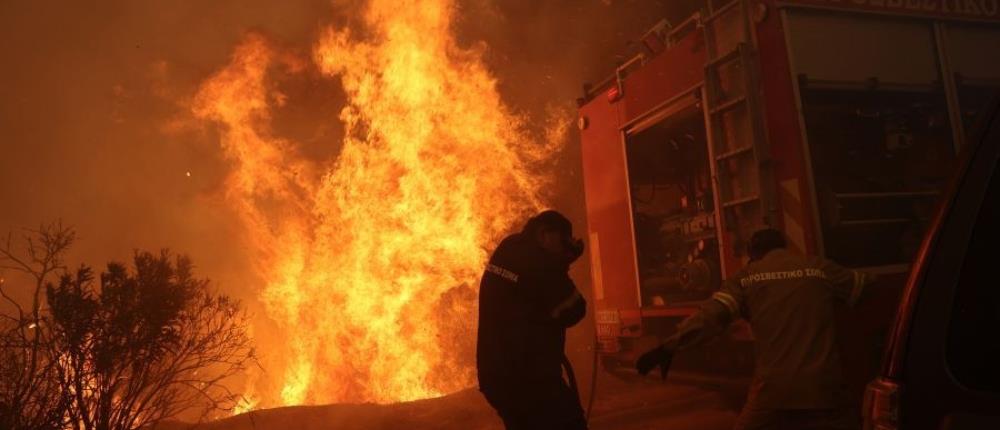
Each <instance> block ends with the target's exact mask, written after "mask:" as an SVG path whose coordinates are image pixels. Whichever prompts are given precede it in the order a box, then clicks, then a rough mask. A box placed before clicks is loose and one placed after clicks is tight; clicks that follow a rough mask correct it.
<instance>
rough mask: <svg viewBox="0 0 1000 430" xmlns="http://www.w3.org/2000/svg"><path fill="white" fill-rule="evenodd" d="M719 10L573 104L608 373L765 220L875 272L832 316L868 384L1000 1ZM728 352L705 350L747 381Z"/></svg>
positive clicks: (683, 307)
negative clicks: (868, 294) (868, 295)
mask: <svg viewBox="0 0 1000 430" xmlns="http://www.w3.org/2000/svg"><path fill="white" fill-rule="evenodd" d="M720 3H724V2H711V3H709V4H707V5H706V6H705V7H704V8H703V9H702V12H700V13H698V14H695V15H694V16H692V17H691V18H689V19H688V20H686V21H684V22H682V23H680V24H678V25H675V26H673V27H671V26H669V25H666V24H665V23H664V24H661V25H659V26H657V28H654V29H653V30H652V31H650V32H649V33H648V34H647V35H646V36H644V37H643V39H642V42H643V50H642V52H640V53H639V54H638V55H636V56H635V57H634V58H632V59H631V60H630V61H628V62H626V63H624V64H622V65H621V66H620V67H618V69H617V71H616V73H615V74H614V76H612V77H611V78H609V79H607V80H605V81H604V82H602V83H600V84H597V85H594V86H591V87H588V88H587V89H586V94H585V96H584V98H582V99H581V100H580V108H579V124H578V125H579V128H580V134H581V145H582V157H583V173H584V187H585V194H586V208H587V217H588V238H589V250H590V259H591V270H592V279H593V286H594V302H595V309H596V313H595V319H596V324H597V327H596V328H597V335H598V340H599V343H600V348H599V349H600V352H601V353H602V358H603V360H602V362H604V363H605V364H606V365H615V364H626V365H627V364H630V363H631V361H632V360H633V359H634V357H635V355H636V354H637V353H639V352H641V351H643V350H644V349H646V348H647V347H649V346H652V345H653V344H655V343H656V342H657V341H658V339H660V338H662V337H664V336H666V335H669V334H670V333H671V332H672V330H673V329H674V327H675V325H676V323H677V322H679V320H680V319H681V318H683V317H685V316H687V315H690V314H692V313H693V312H694V311H695V310H696V309H697V304H698V303H699V302H700V301H701V300H704V299H706V298H707V297H708V296H709V295H710V294H711V292H712V291H713V290H715V289H717V288H719V285H720V283H721V281H722V279H725V278H726V277H727V276H729V275H732V274H733V273H734V272H735V271H736V270H738V269H739V268H740V267H741V266H742V265H743V264H745V262H746V256H745V253H744V252H743V249H744V248H745V243H746V240H747V239H748V238H749V235H750V234H751V233H752V232H753V231H755V230H756V229H758V228H761V227H763V226H776V227H779V228H781V229H782V230H783V231H784V232H785V233H786V235H787V236H788V239H789V244H790V247H791V248H793V249H795V250H797V251H799V252H803V253H808V254H814V255H823V256H826V257H828V258H831V259H833V260H835V261H838V262H840V263H841V264H844V265H847V266H852V267H857V268H864V269H866V270H869V271H874V272H877V273H880V274H881V275H882V279H883V282H881V283H880V288H881V291H878V292H876V294H875V297H874V298H873V299H872V300H870V301H868V302H867V303H866V304H865V305H863V306H862V308H861V309H857V310H853V311H852V312H851V313H846V312H843V313H842V318H843V320H844V321H843V322H842V323H843V324H842V330H844V331H845V332H846V333H847V334H848V335H847V336H845V337H847V338H849V339H852V341H853V343H854V346H853V348H854V349H856V351H854V352H855V353H854V354H850V355H851V356H853V357H855V358H853V360H856V361H858V362H859V363H861V362H864V364H858V365H857V366H856V367H864V368H865V370H864V371H862V372H861V373H865V374H867V373H869V372H868V371H869V370H871V369H873V366H874V363H875V362H876V361H877V359H878V357H879V352H880V351H879V349H878V341H879V336H880V335H881V333H883V329H884V327H885V326H887V324H888V323H889V321H890V319H891V317H892V315H891V313H892V312H891V309H894V307H893V306H892V305H893V301H894V300H895V298H896V294H897V292H898V286H894V285H895V284H901V281H902V280H903V278H904V277H905V275H906V272H907V270H908V267H909V262H910V259H911V257H912V253H913V252H914V251H915V250H916V248H917V246H918V245H919V240H920V237H921V236H922V231H923V226H924V223H925V221H926V220H927V219H929V218H930V215H931V212H932V209H933V207H934V205H935V199H936V196H937V195H938V192H939V191H940V190H941V188H942V187H943V186H944V183H945V181H946V180H947V177H948V175H949V171H950V165H951V163H952V161H953V160H954V159H955V158H956V153H957V152H958V151H959V150H960V149H961V147H962V145H963V142H964V140H965V133H966V132H967V131H968V127H969V126H970V125H971V123H972V121H973V119H974V117H975V115H976V113H977V111H978V109H980V108H981V107H982V106H984V104H985V103H986V100H984V99H983V96H982V94H984V91H983V90H984V89H991V88H992V89H995V88H1000V56H998V55H996V54H995V52H997V50H998V49H1000V25H998V23H1000V0H798V1H776V0H736V1H732V2H728V3H727V4H720ZM987 53H990V54H987ZM987 57H989V58H987ZM729 339H730V340H729V342H728V343H726V342H723V343H722V345H723V346H721V347H718V348H717V349H716V350H715V352H713V353H712V354H714V355H715V358H716V359H718V361H720V365H721V366H732V367H740V368H743V369H745V368H746V367H747V362H746V361H747V357H746V355H747V354H746V352H747V351H749V348H743V347H741V346H740V345H744V346H746V344H747V342H743V341H747V340H750V339H752V334H750V332H749V330H748V329H747V327H746V325H741V326H737V327H735V328H734V329H733V330H732V332H731V333H730V336H729ZM846 347H847V348H851V346H846ZM732 348H738V349H739V351H741V352H735V350H733V349H732ZM720 356H721V357H720ZM706 357H707V356H706ZM705 360H706V361H711V360H713V359H712V358H705ZM848 360H849V361H850V360H852V359H851V358H849V359H848ZM858 378H859V381H858V384H859V385H863V383H864V382H866V381H865V380H864V376H858Z"/></svg>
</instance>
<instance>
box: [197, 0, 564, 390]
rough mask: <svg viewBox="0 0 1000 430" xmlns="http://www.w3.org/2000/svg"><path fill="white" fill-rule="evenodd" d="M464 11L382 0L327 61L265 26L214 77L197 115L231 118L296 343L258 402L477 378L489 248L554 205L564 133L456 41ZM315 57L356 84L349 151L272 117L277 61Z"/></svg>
mask: <svg viewBox="0 0 1000 430" xmlns="http://www.w3.org/2000/svg"><path fill="white" fill-rule="evenodd" d="M454 14H455V5H454V2H453V0H431V1H400V0H371V1H369V2H368V3H367V5H366V6H365V9H364V15H363V16H364V19H363V22H364V25H363V28H358V29H355V31H354V32H352V31H350V30H348V29H338V28H328V29H326V30H325V31H324V32H322V34H321V36H320V39H319V41H318V42H317V43H316V45H315V48H314V52H313V64H312V65H310V66H303V64H300V63H296V62H295V61H294V60H287V58H288V57H287V56H283V55H281V54H280V53H278V52H276V50H275V49H274V48H273V47H272V46H270V45H269V43H268V42H267V41H266V40H265V39H264V38H263V37H261V36H255V35H251V36H249V37H248V38H247V39H246V40H245V41H244V42H243V43H242V44H241V45H240V46H239V47H238V48H237V49H236V51H235V53H234V55H233V58H232V61H231V62H230V64H229V65H228V66H226V67H225V68H224V69H223V70H221V71H219V72H218V73H216V74H215V75H214V76H213V77H211V78H210V79H209V80H208V81H207V82H206V83H204V84H203V86H202V88H201V91H200V92H199V94H198V96H197V98H196V100H195V104H194V112H195V113H196V114H197V115H198V116H199V117H201V118H204V119H208V120H212V121H215V122H218V123H220V124H221V125H222V126H223V127H222V130H223V131H222V136H221V146H222V148H223V149H224V151H225V154H226V155H227V156H228V158H230V159H231V160H232V161H233V165H234V171H233V173H232V175H231V177H230V179H229V181H228V182H227V197H228V201H230V202H232V203H233V205H234V207H235V209H236V210H237V211H238V213H240V214H241V216H242V222H243V224H244V225H245V227H246V232H247V235H248V238H249V240H250V242H251V243H252V244H253V246H254V249H255V252H256V253H257V261H259V262H260V267H259V268H258V269H259V272H260V274H261V275H262V276H263V277H264V278H265V279H266V280H267V283H266V287H265V288H264V290H263V292H262V294H261V300H262V302H263V303H264V305H265V309H266V312H267V316H268V317H270V318H271V319H272V320H273V321H274V323H275V324H276V325H277V327H278V329H279V331H280V333H281V337H280V340H281V341H282V342H285V345H282V346H280V347H272V346H270V345H269V346H268V348H267V349H269V350H277V351H281V353H280V354H277V353H276V354H273V355H272V356H271V357H270V358H266V361H267V362H266V363H265V368H266V369H267V374H266V375H263V376H262V375H256V376H257V377H258V378H261V379H271V380H272V385H274V386H275V388H274V389H273V391H274V392H261V391H262V390H261V389H260V388H259V387H260V386H262V385H261V384H257V387H258V392H254V393H250V394H251V395H252V397H253V399H254V400H253V401H251V402H249V403H247V404H244V405H242V408H251V407H253V406H254V405H255V404H256V403H255V402H256V400H258V399H263V402H264V404H274V403H278V404H285V405H293V404H313V403H332V402H343V401H374V402H383V403H384V402H394V401H402V400H412V399H418V398H426V397H432V396H437V395H442V394H445V393H449V392H453V391H456V390H459V389H462V388H466V387H469V386H471V385H473V384H474V379H475V378H474V367H473V364H474V363H473V359H474V357H473V355H474V354H473V349H474V339H475V300H476V290H475V288H476V285H477V281H478V276H479V273H480V271H481V269H482V266H483V264H484V262H485V259H486V258H487V257H488V255H487V252H488V250H489V248H490V247H491V246H492V245H494V244H495V243H496V242H497V240H498V239H500V238H501V237H502V235H503V234H504V233H506V232H509V231H510V230H511V229H512V228H513V227H515V226H516V224H517V223H519V222H520V220H522V219H523V217H524V216H525V215H526V214H528V213H529V212H531V211H534V210H537V209H539V208H540V207H541V206H542V203H543V202H542V195H541V193H540V190H541V189H542V186H543V185H544V184H543V177H542V176H540V175H537V174H535V173H533V172H534V171H537V169H536V167H537V163H540V162H543V161H544V160H546V159H547V158H549V157H550V156H551V155H552V154H553V152H554V151H556V150H557V147H558V142H560V141H561V139H559V138H558V137H556V135H558V134H561V132H562V131H563V130H562V129H561V128H560V127H558V126H556V127H549V129H548V132H549V133H550V134H549V135H547V136H546V139H541V142H540V141H538V140H533V139H531V138H529V136H528V132H527V131H526V127H525V124H524V122H523V121H522V118H521V117H520V116H518V115H515V114H513V113H512V112H511V111H510V109H508V108H507V107H506V106H505V105H504V103H503V101H502V100H501V97H500V95H499V93H498V92H497V89H496V81H495V79H494V78H493V76H492V75H491V73H490V71H489V70H487V68H486V67H485V66H484V63H483V61H482V58H481V54H482V52H481V49H476V48H463V47H460V46H458V44H456V41H455V39H454V36H453V34H452V21H453V19H454ZM356 34H364V35H365V36H364V37H363V38H361V37H357V36H356ZM313 66H315V67H317V68H318V70H319V71H320V72H321V73H322V75H323V76H325V77H328V78H330V79H339V80H340V82H341V83H342V85H343V88H344V92H345V93H346V95H347V98H348V100H347V107H346V108H345V109H344V110H343V112H342V113H341V115H340V118H339V120H340V121H342V122H343V123H344V125H345V127H346V134H345V137H344V139H343V142H340V143H339V146H340V148H341V150H340V154H339V156H338V157H337V158H336V159H335V160H333V161H324V162H317V161H311V160H308V159H306V158H304V157H302V156H301V155H298V153H297V152H296V145H295V143H294V142H290V141H287V140H283V139H280V138H277V137H275V135H274V133H272V132H271V130H270V127H269V123H270V114H271V111H272V109H274V107H275V106H276V105H277V104H279V103H282V102H283V97H281V96H280V94H275V93H274V90H273V88H271V86H270V85H269V80H268V75H269V71H271V70H273V69H275V68H284V69H285V70H292V71H293V72H294V71H295V70H300V69H302V68H303V67H313ZM331 96H332V95H331ZM331 120H335V119H332V118H331ZM544 142H548V143H544ZM330 144H331V145H338V143H337V142H331V143H330ZM262 349H263V348H262Z"/></svg>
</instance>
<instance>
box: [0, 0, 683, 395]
mask: <svg viewBox="0 0 1000 430" xmlns="http://www.w3.org/2000/svg"><path fill="white" fill-rule="evenodd" d="M697 3H698V2H696V1H693V0H692V1H682V2H678V1H667V0H661V1H653V0H647V1H638V0H631V1H630V0H548V1H541V2H540V1H534V0H465V1H462V2H460V8H461V10H460V13H459V14H460V16H461V17H462V19H461V21H460V22H458V23H457V27H456V28H455V31H456V32H457V34H458V35H459V39H460V43H463V44H467V45H470V46H471V45H480V46H481V47H483V48H484V52H485V53H486V54H485V55H486V60H487V62H488V63H489V66H490V67H491V69H492V71H493V73H494V75H495V76H497V77H498V79H499V82H498V85H499V88H500V90H501V94H502V96H503V98H504V99H505V102H506V103H507V104H508V105H509V106H512V107H513V108H514V109H515V110H517V111H519V112H520V113H522V114H523V115H525V116H526V117H527V118H529V119H532V120H535V121H538V122H539V129H541V127H542V125H541V124H540V122H541V120H542V119H543V118H545V117H546V114H547V113H548V112H550V111H551V109H552V108H553V107H555V108H561V107H562V108H564V107H571V106H572V103H573V101H574V99H576V98H577V97H579V96H580V95H581V92H582V84H583V83H584V82H588V81H590V82H595V81H597V80H600V79H601V78H603V77H604V76H606V75H607V74H609V73H611V72H612V71H613V69H614V66H615V65H616V63H617V62H619V61H621V60H623V59H624V57H623V56H622V55H623V54H627V53H628V52H630V51H631V50H634V46H633V45H630V40H634V39H636V38H638V37H639V36H641V33H642V30H643V29H645V28H648V27H649V26H651V25H653V24H654V23H655V22H656V21H658V20H659V19H661V18H663V17H666V18H669V19H670V20H671V21H673V22H677V21H679V19H681V18H682V17H683V15H685V14H687V13H689V12H691V11H693V10H694V9H695V8H696V4H697ZM357 5H358V1H355V0H347V1H335V2H330V1H324V0H297V1H287V2H273V1H264V0H222V1H215V2H204V1H197V0H170V1H167V0H162V1H149V2H133V1H128V0H112V1H105V2H97V3H80V2H49V1H37V2H3V3H0V49H2V56H3V58H4V60H5V61H4V66H2V67H0V83H2V85H0V232H5V231H8V230H13V229H18V228H20V227H31V226H36V225H38V224H39V223H41V222H46V221H51V220H56V219H61V220H63V221H64V222H65V223H66V224H69V225H73V226H75V228H76V229H77V231H78V234H79V241H78V243H77V244H76V245H75V246H74V248H73V250H72V254H71V255H70V256H69V259H68V260H69V261H70V262H71V263H72V264H79V263H86V264H90V265H94V266H97V267H101V266H102V265H103V264H104V263H105V262H107V261H108V260H118V261H122V260H127V259H128V258H129V256H130V254H131V252H132V250H133V249H136V248H139V249H159V248H170V249H172V250H174V251H176V252H181V253H186V254H189V255H190V256H191V257H192V259H193V260H194V262H195V263H196V264H197V265H199V272H200V273H201V275H203V276H207V277H210V278H212V279H213V280H214V281H216V284H217V286H218V287H219V288H221V289H222V290H223V291H225V292H227V293H229V294H231V295H234V296H236V297H238V298H242V299H244V300H246V301H248V302H252V301H253V300H254V297H256V294H257V292H258V291H259V288H260V280H259V279H255V278H254V274H253V273H252V270H250V269H249V268H250V267H252V262H251V261H250V258H252V255H251V253H249V252H248V249H249V247H248V245H247V244H246V243H245V242H244V238H242V237H241V235H240V233H241V229H240V226H239V225H238V222H237V216H236V214H234V213H232V212H231V209H230V208H229V207H228V206H227V205H226V204H225V202H224V199H223V198H222V196H221V186H222V183H223V180H224V178H225V177H226V175H227V174H228V172H229V171H230V168H231V166H230V165H229V164H228V162H227V161H226V160H225V159H224V157H223V156H222V154H221V150H220V149H219V145H218V144H217V142H218V138H219V136H218V133H219V131H218V130H216V129H213V128H211V127H208V126H206V125H205V124H204V123H201V122H199V121H196V120H194V119H193V118H192V117H191V114H190V110H189V105H190V101H191V98H192V97H194V95H195V94H196V92H197V90H198V87H199V85H200V83H202V82H203V81H204V80H205V79H207V78H208V77H209V76H211V75H212V74H213V73H214V72H215V71H217V70H219V69H220V68H222V67H223V66H224V65H225V64H226V63H227V61H228V60H229V58H230V54H231V52H232V50H233V48H234V46H236V45H237V44H238V43H239V41H240V40H241V39H243V37H244V36H245V35H246V33H247V32H249V31H253V32H255V33H259V34H263V35H265V36H266V37H267V38H268V39H269V40H270V41H272V43H274V44H276V45H278V46H280V48H281V49H280V50H281V51H282V52H284V53H286V55H287V58H286V59H285V60H284V61H282V64H283V67H294V65H295V64H296V62H297V61H302V60H303V59H306V58H308V57H309V55H310V52H311V49H312V44H313V42H314V41H315V40H316V36H317V34H318V32H319V31H321V30H322V28H323V27H324V26H325V25H327V24H330V23H334V24H336V25H340V26H345V25H351V24H352V23H353V22H354V21H356V20H357V16H356V14H355V13H354V12H355V11H356V7H357ZM275 76H276V77H277V80H276V83H275V86H276V91H275V95H274V97H277V98H280V103H279V104H278V106H280V107H279V108H278V109H277V110H276V111H275V112H274V115H273V118H272V127H273V133H274V134H275V135H276V136H277V137H280V138H286V139H288V140H289V141H292V142H296V144H297V145H298V146H297V148H296V149H297V150H298V151H300V152H301V153H302V154H304V155H306V156H308V157H311V158H315V159H330V158H332V157H336V156H337V153H338V151H339V148H337V147H336V146H333V145H331V142H340V141H341V138H340V137H341V135H342V134H343V128H342V126H340V125H339V123H338V121H335V120H333V119H335V118H337V116H338V114H339V112H340V110H341V109H342V108H343V103H344V99H343V94H342V92H341V91H342V90H341V89H340V88H341V86H340V84H339V83H338V82H336V81H334V80H330V79H322V78H320V76H319V75H318V72H317V71H315V70H309V69H306V70H304V71H301V72H299V73H276V74H275ZM565 120H566V121H573V120H574V118H566V119H565ZM572 139H574V140H573V141H571V142H570V144H569V145H567V148H568V150H567V151H565V152H564V153H563V157H562V158H561V159H560V160H558V163H556V166H555V170H554V171H553V172H552V174H553V176H554V178H555V185H554V186H555V190H554V191H555V192H553V193H552V194H553V195H555V196H556V197H555V199H554V201H553V202H552V203H553V206H554V207H556V208H558V209H560V210H563V211H564V212H565V213H567V215H569V217H570V218H571V219H572V220H573V221H574V225H575V228H576V231H577V234H578V235H584V234H585V229H586V227H585V226H586V220H585V216H584V208H583V201H584V200H583V198H584V197H583V191H582V180H581V172H580V161H579V152H578V149H577V145H576V142H577V141H576V136H575V135H574V136H573V137H572ZM577 266H578V267H577V268H576V269H575V272H574V276H575V278H576V279H578V280H581V281H582V282H581V287H583V288H584V290H585V292H586V290H587V289H588V288H589V282H586V280H587V279H588V278H589V270H588V268H587V265H586V262H585V261H584V262H582V263H581V264H578V265H577ZM8 287H9V288H10V287H13V285H9V286H8ZM14 292H15V294H20V295H22V297H23V294H24V293H26V291H25V290H20V291H14ZM571 336H572V337H571V343H572V345H571V348H570V349H571V351H574V352H575V353H576V354H578V355H580V356H581V357H582V356H583V355H585V349H586V346H588V345H589V342H590V340H589V339H590V338H591V337H592V333H589V332H588V331H587V330H576V331H574V332H572V333H571ZM577 362H580V363H583V362H585V361H584V360H582V358H581V360H577ZM586 363H587V364H588V365H589V362H586ZM579 373H585V372H582V371H578V374H579ZM584 379H585V378H584ZM583 382H586V381H583Z"/></svg>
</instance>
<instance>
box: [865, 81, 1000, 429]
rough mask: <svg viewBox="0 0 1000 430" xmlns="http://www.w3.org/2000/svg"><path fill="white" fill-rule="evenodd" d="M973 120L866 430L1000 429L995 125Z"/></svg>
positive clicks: (868, 405)
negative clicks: (971, 134)
mask: <svg viewBox="0 0 1000 430" xmlns="http://www.w3.org/2000/svg"><path fill="white" fill-rule="evenodd" d="M990 106H991V107H990V108H989V109H986V110H985V111H984V112H985V113H984V114H983V115H982V116H981V117H980V119H979V130H980V132H979V133H977V134H976V135H975V136H976V137H975V138H973V139H970V144H969V145H968V148H965V157H964V164H963V166H962V167H961V168H960V169H959V170H958V175H957V176H956V177H955V179H954V181H953V183H952V186H951V188H950V191H949V193H948V194H947V195H946V197H945V199H943V202H942V204H941V207H940V209H939V211H938V214H937V216H936V218H935V220H934V223H933V225H932V227H931V228H930V229H929V231H928V232H927V235H926V237H925V239H924V242H923V246H922V248H921V251H920V253H919V255H918V257H917V259H916V261H915V262H914V265H913V268H912V271H911V274H910V278H909V281H908V282H907V285H906V289H905V290H904V292H903V296H902V300H901V302H900V305H899V309H898V311H897V312H898V313H897V316H896V322H895V325H894V327H893V331H892V333H891V336H890V339H889V343H888V345H887V351H886V355H885V359H884V361H883V363H882V370H881V374H880V376H879V377H878V378H877V379H875V380H874V381H873V382H871V383H870V384H869V385H868V389H867V390H866V393H865V404H864V415H865V429H872V430H876V429H877V430H896V429H902V430H911V429H942V430H943V429H977V430H979V429H984V430H985V429H1000V170H998V166H997V160H998V157H1000V115H998V109H997V102H996V99H995V98H994V103H992V104H991V105H990Z"/></svg>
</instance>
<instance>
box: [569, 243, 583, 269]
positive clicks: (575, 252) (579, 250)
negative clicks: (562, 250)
mask: <svg viewBox="0 0 1000 430" xmlns="http://www.w3.org/2000/svg"><path fill="white" fill-rule="evenodd" d="M583 248H584V247H583V239H577V238H575V237H574V238H572V239H569V240H567V242H566V252H567V256H566V257H567V258H568V259H569V262H570V263H571V264H572V263H573V262H574V261H576V260H577V259H579V258H580V256H581V255H583Z"/></svg>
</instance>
